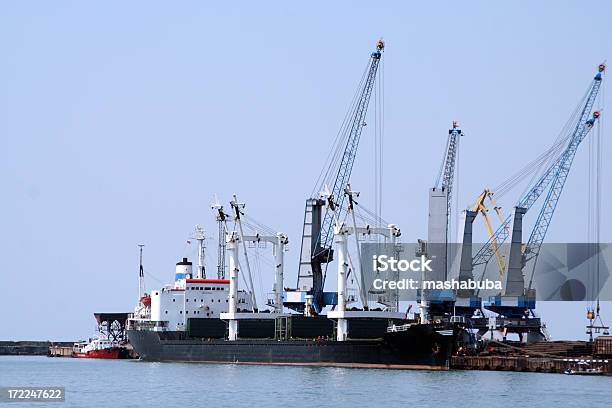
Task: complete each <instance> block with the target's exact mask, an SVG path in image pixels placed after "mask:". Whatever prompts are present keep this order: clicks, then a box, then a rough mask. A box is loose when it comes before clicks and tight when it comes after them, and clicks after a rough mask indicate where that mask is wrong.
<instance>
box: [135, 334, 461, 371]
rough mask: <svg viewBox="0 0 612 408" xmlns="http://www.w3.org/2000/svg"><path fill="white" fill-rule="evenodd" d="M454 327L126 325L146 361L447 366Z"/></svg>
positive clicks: (348, 365)
mask: <svg viewBox="0 0 612 408" xmlns="http://www.w3.org/2000/svg"><path fill="white" fill-rule="evenodd" d="M455 335H456V333H455V330H454V329H453V328H452V327H451V328H450V329H449V328H448V327H447V328H440V327H435V326H433V325H413V326H411V327H410V328H407V329H406V330H402V331H397V332H393V333H386V334H385V335H384V337H383V338H381V339H368V340H347V341H334V340H316V339H315V340H282V341H278V340H274V339H239V340H236V341H227V340H223V339H205V338H184V333H179V332H155V331H148V330H128V337H129V340H130V343H131V344H132V346H133V347H134V350H135V351H136V352H137V353H138V354H139V355H140V358H141V360H145V361H180V362H202V363H233V364H272V365H302V366H335V367H357V368H398V369H437V370H445V369H448V365H449V360H450V356H451V353H452V350H453V345H454V339H455Z"/></svg>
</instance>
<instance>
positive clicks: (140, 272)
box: [138, 244, 145, 301]
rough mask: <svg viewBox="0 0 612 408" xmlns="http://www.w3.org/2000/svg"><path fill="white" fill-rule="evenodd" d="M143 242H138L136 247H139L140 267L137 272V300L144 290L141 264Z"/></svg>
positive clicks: (140, 297)
mask: <svg viewBox="0 0 612 408" xmlns="http://www.w3.org/2000/svg"><path fill="white" fill-rule="evenodd" d="M143 247H144V244H138V248H139V249H140V268H139V272H138V300H139V301H140V299H142V297H143V296H144V292H145V286H144V267H143V266H142V248H143Z"/></svg>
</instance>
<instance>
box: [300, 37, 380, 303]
mask: <svg viewBox="0 0 612 408" xmlns="http://www.w3.org/2000/svg"><path fill="white" fill-rule="evenodd" d="M383 49H384V43H383V41H382V40H379V41H378V43H377V44H376V49H375V51H374V52H372V53H371V54H370V59H369V62H368V66H367V67H366V71H365V72H364V75H363V77H362V80H361V82H360V88H359V89H358V91H357V94H356V98H355V99H354V101H353V104H352V105H351V110H350V113H349V114H348V116H347V122H345V123H344V124H343V126H342V128H341V131H340V132H341V134H343V137H342V139H341V140H342V142H340V143H343V145H342V147H343V148H344V150H343V151H342V154H341V156H339V162H335V163H334V162H332V163H331V165H330V168H329V170H328V171H329V172H330V175H331V176H332V177H333V179H331V180H328V182H327V183H326V184H325V186H329V187H330V188H331V191H329V192H328V202H327V204H328V205H330V204H331V205H333V206H334V208H333V209H330V208H327V206H325V202H324V201H323V200H321V199H320V198H311V199H309V200H307V202H306V212H305V216H304V229H303V234H302V254H301V255H300V267H299V270H298V285H297V286H298V290H300V291H307V292H309V293H310V294H312V295H314V296H313V297H314V299H313V306H314V308H315V311H316V312H319V311H320V309H321V308H322V307H323V306H325V301H324V300H323V297H324V293H323V286H324V284H325V275H324V271H323V268H322V265H323V264H328V263H329V262H331V261H332V259H333V249H332V244H333V239H334V234H333V224H334V219H342V217H344V215H345V214H346V212H347V211H348V209H347V203H346V200H345V195H344V188H345V187H346V185H347V184H348V183H349V179H350V175H351V172H352V170H353V164H354V162H355V157H356V154H357V147H358V145H359V139H360V137H361V134H362V132H363V128H364V126H365V118H366V114H367V110H368V105H369V103H370V98H371V96H372V93H373V89H374V85H375V83H376V75H377V72H378V67H379V64H380V61H381V57H382V51H383ZM344 140H346V141H344ZM336 166H337V167H336ZM298 307H299V306H298Z"/></svg>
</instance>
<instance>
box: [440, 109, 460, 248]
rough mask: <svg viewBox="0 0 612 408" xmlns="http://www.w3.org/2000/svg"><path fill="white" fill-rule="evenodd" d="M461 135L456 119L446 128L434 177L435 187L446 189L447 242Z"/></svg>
mask: <svg viewBox="0 0 612 408" xmlns="http://www.w3.org/2000/svg"><path fill="white" fill-rule="evenodd" d="M460 136H463V132H462V131H461V129H459V125H458V124H457V122H456V121H453V127H452V129H449V130H448V139H447V141H446V150H445V155H444V159H443V161H442V167H441V168H440V173H439V174H438V177H437V179H436V183H435V187H436V188H437V187H438V186H439V187H441V188H442V190H443V191H446V194H447V195H446V231H447V242H448V229H449V223H450V218H451V217H450V215H451V204H452V201H453V200H452V193H453V182H454V180H455V166H456V162H457V146H458V143H459V137H460Z"/></svg>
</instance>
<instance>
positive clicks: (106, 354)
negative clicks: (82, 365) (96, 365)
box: [72, 338, 121, 359]
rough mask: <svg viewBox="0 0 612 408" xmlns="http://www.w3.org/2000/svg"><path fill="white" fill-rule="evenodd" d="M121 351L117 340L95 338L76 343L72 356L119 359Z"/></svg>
mask: <svg viewBox="0 0 612 408" xmlns="http://www.w3.org/2000/svg"><path fill="white" fill-rule="evenodd" d="M120 351H121V348H120V347H119V344H117V342H114V341H111V340H105V339H99V338H95V339H92V340H91V341H89V342H86V341H83V342H78V343H74V346H73V348H72V357H76V358H104V359H117V358H119V352H120Z"/></svg>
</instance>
